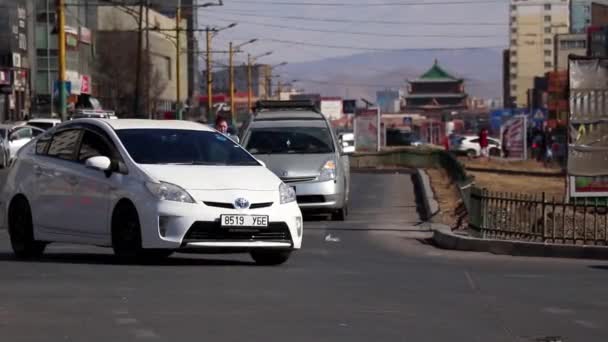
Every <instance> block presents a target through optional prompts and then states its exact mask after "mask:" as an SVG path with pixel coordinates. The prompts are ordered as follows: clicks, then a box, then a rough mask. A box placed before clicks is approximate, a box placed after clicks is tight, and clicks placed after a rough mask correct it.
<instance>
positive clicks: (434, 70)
mask: <svg viewBox="0 0 608 342" xmlns="http://www.w3.org/2000/svg"><path fill="white" fill-rule="evenodd" d="M418 79H420V80H429V81H432V80H441V81H444V80H446V79H450V80H454V81H458V80H459V79H458V78H456V77H454V76H452V75H450V73H448V72H447V71H445V70H443V69H442V68H441V67H440V66H439V62H437V60H435V64H433V66H432V67H431V68H430V69H429V70H428V71H427V72H425V73H424V74H422V76H420V77H419V78H418Z"/></svg>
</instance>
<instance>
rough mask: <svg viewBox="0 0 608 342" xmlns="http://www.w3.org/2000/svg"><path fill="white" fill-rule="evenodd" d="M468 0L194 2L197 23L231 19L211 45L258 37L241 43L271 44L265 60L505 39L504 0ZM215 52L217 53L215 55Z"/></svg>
mask: <svg viewBox="0 0 608 342" xmlns="http://www.w3.org/2000/svg"><path fill="white" fill-rule="evenodd" d="M200 1H203V0H200ZM474 1H475V0H405V1H404V0H224V6H223V7H211V8H204V9H201V10H200V12H199V18H200V19H199V20H200V23H199V25H200V26H201V27H204V26H207V25H209V26H214V27H221V26H226V25H228V24H230V23H232V22H238V26H236V27H235V28H232V29H229V30H226V31H223V32H221V33H219V34H218V35H217V37H215V38H214V40H213V42H214V45H213V49H214V50H225V49H227V46H228V42H229V41H230V40H233V41H235V43H238V42H243V41H245V40H248V39H252V38H258V39H260V41H258V42H256V43H255V44H252V45H248V46H247V47H246V48H244V49H246V50H247V52H251V53H252V54H260V53H263V52H266V51H269V50H272V51H274V54H273V55H272V56H270V57H265V59H264V61H266V62H270V63H276V62H280V61H284V60H287V61H289V62H290V63H295V62H302V61H311V60H318V59H324V58H328V57H336V56H343V55H351V54H355V53H360V52H366V51H371V50H373V49H407V48H453V47H485V46H506V45H507V43H508V19H509V15H508V6H509V3H508V1H506V0H485V1H483V0H477V1H476V2H477V3H473V2H474ZM406 4H407V5H406ZM422 4H424V5H422ZM332 5H335V6H332ZM336 19H337V20H339V21H334V20H336ZM347 21H353V22H347ZM348 32H351V33H348ZM307 44H310V45H324V46H309V45H307ZM325 45H330V46H335V47H336V48H330V47H328V46H325ZM338 47H340V48H338ZM342 47H344V48H342ZM366 49H367V50H366ZM243 58H244V55H241V56H239V57H238V59H239V60H243ZM218 59H219V60H224V59H225V56H219V55H218V57H216V60H218Z"/></svg>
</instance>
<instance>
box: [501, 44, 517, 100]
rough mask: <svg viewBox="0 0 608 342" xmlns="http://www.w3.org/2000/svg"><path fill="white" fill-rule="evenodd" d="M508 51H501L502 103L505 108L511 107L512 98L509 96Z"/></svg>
mask: <svg viewBox="0 0 608 342" xmlns="http://www.w3.org/2000/svg"><path fill="white" fill-rule="evenodd" d="M510 54H511V53H510V51H509V50H503V51H502V102H503V104H504V106H505V108H512V107H513V101H514V99H513V97H512V96H511V79H510V77H511V73H510V72H511V71H510V68H511V66H510V63H511V58H510Z"/></svg>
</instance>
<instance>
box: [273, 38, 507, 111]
mask: <svg viewBox="0 0 608 342" xmlns="http://www.w3.org/2000/svg"><path fill="white" fill-rule="evenodd" d="M435 60H437V61H438V63H439V65H440V66H441V67H442V68H443V69H444V70H446V71H447V72H449V73H450V74H452V75H454V76H456V77H461V78H463V79H464V80H465V89H466V91H467V93H468V94H469V95H470V96H474V97H481V98H500V97H501V96H502V50H501V49H496V48H476V49H460V50H426V49H415V50H395V51H387V52H384V51H382V52H370V53H361V54H355V55H350V56H346V57H335V58H328V59H322V60H317V61H312V62H302V63H295V64H288V65H286V66H285V67H284V69H283V70H281V75H282V79H283V81H291V80H296V81H297V82H296V83H295V86H296V87H297V88H302V89H304V90H305V91H306V92H310V93H321V94H322V95H324V96H340V97H343V98H353V99H360V98H362V97H363V98H366V99H368V100H371V101H373V102H375V100H376V91H378V90H382V89H387V88H391V89H397V88H403V89H406V85H407V83H406V80H407V79H412V78H416V77H418V76H419V75H421V74H422V73H424V72H425V71H426V70H428V69H429V68H430V67H431V66H432V65H433V63H434V61H435Z"/></svg>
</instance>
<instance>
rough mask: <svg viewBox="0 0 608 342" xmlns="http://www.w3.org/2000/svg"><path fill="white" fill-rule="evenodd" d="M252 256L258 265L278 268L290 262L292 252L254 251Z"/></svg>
mask: <svg viewBox="0 0 608 342" xmlns="http://www.w3.org/2000/svg"><path fill="white" fill-rule="evenodd" d="M250 254H251V257H252V258H253V260H254V261H255V263H256V264H258V265H261V266H276V265H281V264H284V263H285V262H286V261H287V260H289V257H290V256H291V251H252V252H251V253H250Z"/></svg>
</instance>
